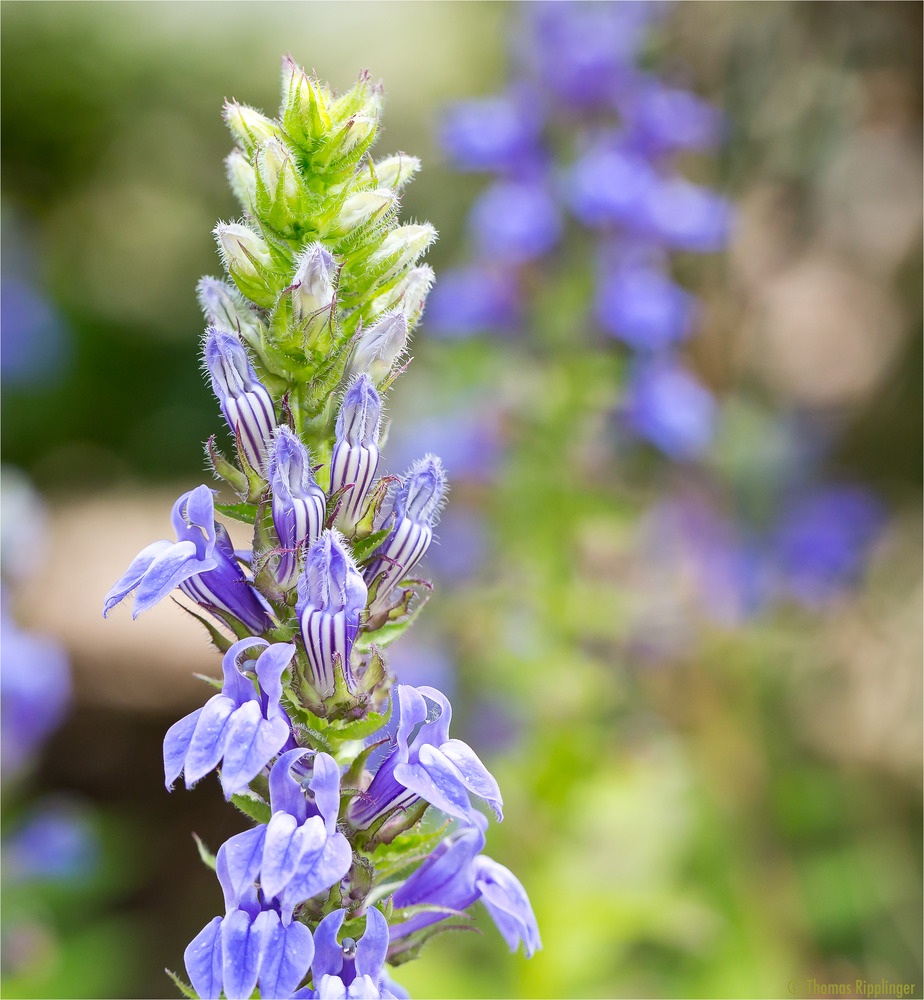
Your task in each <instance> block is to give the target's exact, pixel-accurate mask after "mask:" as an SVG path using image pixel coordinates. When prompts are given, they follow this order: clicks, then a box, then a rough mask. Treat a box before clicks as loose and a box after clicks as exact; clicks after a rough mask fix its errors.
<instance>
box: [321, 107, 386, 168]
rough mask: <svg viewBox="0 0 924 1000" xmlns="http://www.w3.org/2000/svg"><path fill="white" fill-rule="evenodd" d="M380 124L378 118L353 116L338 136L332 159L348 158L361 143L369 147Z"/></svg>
mask: <svg viewBox="0 0 924 1000" xmlns="http://www.w3.org/2000/svg"><path fill="white" fill-rule="evenodd" d="M378 124H379V120H378V118H377V117H374V116H372V115H353V117H352V118H350V119H349V121H347V123H346V124H345V125H344V126H343V128H341V129H340V131H339V132H338V133H337V135H336V138H335V140H334V148H333V151H332V152H333V157H332V158H336V157H338V156H346V155H347V153H349V152H350V151H351V150H352V149H353V148H354V147H355V146H357V145H359V144H360V143H363V144H365V145H369V144H370V143H371V140H372V137H373V136H374V135H375V130H376V128H378Z"/></svg>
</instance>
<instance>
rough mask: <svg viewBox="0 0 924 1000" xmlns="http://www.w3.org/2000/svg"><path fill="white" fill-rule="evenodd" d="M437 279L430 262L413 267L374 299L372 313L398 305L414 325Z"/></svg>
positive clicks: (409, 322) (410, 323)
mask: <svg viewBox="0 0 924 1000" xmlns="http://www.w3.org/2000/svg"><path fill="white" fill-rule="evenodd" d="M435 280H436V275H435V274H434V273H433V268H432V267H430V266H429V265H428V264H423V265H421V266H420V267H415V268H412V269H411V270H410V271H408V272H407V274H405V275H404V276H403V277H402V278H401V280H400V281H397V282H396V283H395V285H394V286H393V287H392V288H389V289H388V291H387V292H383V293H382V294H381V295H379V296H378V297H377V298H375V299H373V301H372V314H373V315H377V314H378V313H381V312H384V311H385V310H386V309H390V308H391V307H392V306H394V305H398V306H399V307H400V309H401V311H402V312H403V313H404V315H405V316H407V321H408V324H409V325H410V326H414V325H415V324H416V323H417V321H418V320H419V319H420V317H421V314H422V313H423V308H424V303H425V302H426V300H427V295H428V294H429V293H430V289H431V288H432V287H433V282H434V281H435Z"/></svg>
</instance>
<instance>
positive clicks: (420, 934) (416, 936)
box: [388, 907, 481, 966]
mask: <svg viewBox="0 0 924 1000" xmlns="http://www.w3.org/2000/svg"><path fill="white" fill-rule="evenodd" d="M414 909H419V910H423V909H424V907H414ZM432 909H440V907H432ZM401 912H405V911H401ZM449 912H456V913H458V911H449ZM460 916H463V917H466V918H467V919H470V918H469V917H468V914H467V913H463V914H460ZM446 931H474V932H475V933H476V934H480V933H481V931H480V930H479V929H478V928H477V927H474V926H472V924H443V923H440V924H430V926H429V927H422V928H421V929H420V930H419V931H415V932H414V933H413V934H411V935H410V937H408V938H407V939H406V943H405V944H404V946H403V947H402V948H401V950H400V951H396V952H393V953H392V954H390V955H389V956H388V964H389V965H393V966H395V965H403V964H404V963H405V962H410V961H411V959H414V958H417V957H418V956H419V955H420V950H421V948H423V946H424V945H425V944H426V943H427V942H428V941H429V940H430V938H433V937H436V935H437V934H444V933H445V932H446Z"/></svg>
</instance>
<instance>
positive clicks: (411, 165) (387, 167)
mask: <svg viewBox="0 0 924 1000" xmlns="http://www.w3.org/2000/svg"><path fill="white" fill-rule="evenodd" d="M418 170H420V160H419V159H418V158H417V157H416V156H408V155H407V154H406V153H396V154H395V155H394V156H387V157H386V158H385V159H384V160H377V161H376V162H375V163H367V164H366V165H365V166H364V167H363V169H362V170H360V171H359V173H358V174H357V175H356V181H357V182H358V183H359V184H372V183H374V184H375V185H376V187H379V188H388V189H390V190H392V191H400V190H401V188H403V187H404V185H405V184H407V182H408V181H409V180H410V179H411V178H412V177H413V176H414V174H416V173H417V171H418Z"/></svg>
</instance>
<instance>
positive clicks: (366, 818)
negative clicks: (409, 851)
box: [347, 684, 503, 829]
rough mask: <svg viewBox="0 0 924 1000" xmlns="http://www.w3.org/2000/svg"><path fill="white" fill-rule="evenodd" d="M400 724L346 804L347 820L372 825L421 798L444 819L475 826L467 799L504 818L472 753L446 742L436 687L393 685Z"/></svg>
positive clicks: (447, 710)
mask: <svg viewBox="0 0 924 1000" xmlns="http://www.w3.org/2000/svg"><path fill="white" fill-rule="evenodd" d="M392 690H393V696H394V697H396V698H397V702H398V713H399V720H400V721H399V723H398V730H397V734H396V736H395V745H394V747H393V748H392V750H391V751H390V753H389V754H388V755H387V756H386V757H385V759H384V760H383V761H382V762H381V764H380V765H379V768H378V770H377V771H376V773H375V775H374V777H373V778H372V781H371V782H370V784H369V787H368V788H367V789H366V790H365V791H364V792H362V793H361V794H360V795H358V796H356V797H355V798H354V799H353V801H352V802H351V803H350V808H349V810H348V812H347V818H348V819H349V821H350V822H351V823H352V824H353V825H354V826H356V827H358V828H360V829H363V828H365V827H368V826H371V825H372V824H373V823H374V822H375V821H376V820H378V819H379V818H380V817H382V816H384V815H385V814H386V813H390V812H393V811H394V810H396V809H403V810H406V809H408V808H409V807H410V806H412V805H414V804H415V803H417V802H418V801H419V800H420V799H424V800H426V801H427V802H429V803H430V804H431V805H434V806H436V808H437V809H441V810H442V811H443V812H444V813H446V814H447V815H448V816H453V817H455V818H456V819H462V820H465V821H466V822H474V819H473V817H476V816H478V815H480V814H479V813H478V812H477V810H476V809H475V808H474V806H473V805H472V802H471V798H470V796H471V795H477V796H478V797H479V798H482V799H484V800H485V801H486V802H487V803H488V804H489V805H490V806H491V808H492V809H493V810H494V813H495V815H496V816H497V818H498V819H503V812H502V805H503V803H502V800H501V793H500V788H499V787H498V785H497V782H496V781H495V779H494V776H493V775H492V774H491V773H490V772H489V771H488V769H487V768H486V767H485V766H484V764H482V763H481V761H480V760H479V759H478V756H477V755H476V753H475V751H474V750H472V748H471V747H470V746H469V745H468V744H467V743H463V742H462V741H461V740H451V739H450V738H449V722H450V720H451V718H452V708H451V707H450V704H449V701H448V699H447V698H446V696H445V695H443V694H441V693H440V692H439V691H437V690H436V688H431V687H418V688H415V687H411V686H410V685H409V684H396V685H395V687H394V688H393V689H392Z"/></svg>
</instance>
